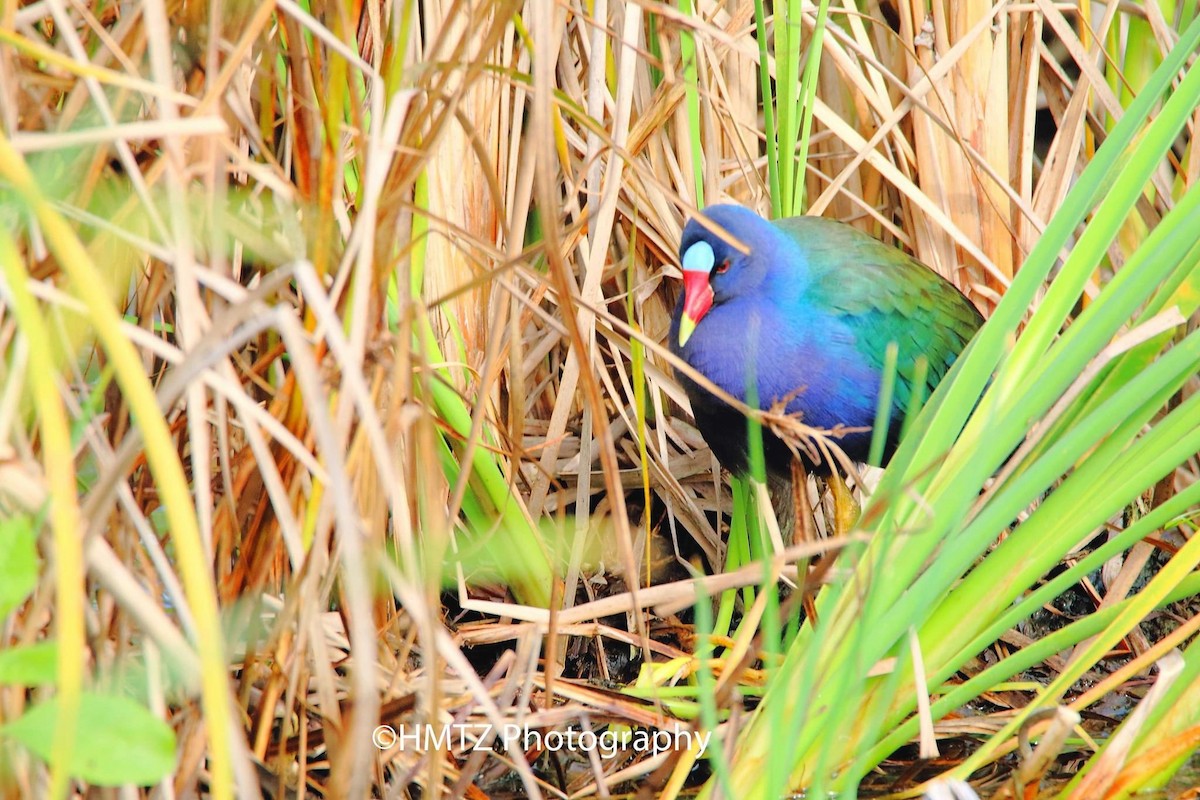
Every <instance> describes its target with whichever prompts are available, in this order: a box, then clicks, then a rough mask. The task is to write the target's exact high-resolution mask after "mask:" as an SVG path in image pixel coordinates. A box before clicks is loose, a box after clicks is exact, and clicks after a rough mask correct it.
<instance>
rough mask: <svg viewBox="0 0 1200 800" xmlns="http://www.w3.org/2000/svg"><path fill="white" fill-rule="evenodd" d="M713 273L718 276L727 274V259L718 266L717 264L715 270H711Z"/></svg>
mask: <svg viewBox="0 0 1200 800" xmlns="http://www.w3.org/2000/svg"><path fill="white" fill-rule="evenodd" d="M713 272H715V273H717V274H718V275H722V274H724V273H726V272H729V259H728V258H727V259H725V260H724V261H722V262H721V263H720V264H717V266H716V268H714V269H713Z"/></svg>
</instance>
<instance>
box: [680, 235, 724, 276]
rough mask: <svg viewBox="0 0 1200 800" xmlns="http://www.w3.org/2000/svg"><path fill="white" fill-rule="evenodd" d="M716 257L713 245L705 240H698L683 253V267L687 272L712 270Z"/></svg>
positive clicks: (707, 271)
mask: <svg viewBox="0 0 1200 800" xmlns="http://www.w3.org/2000/svg"><path fill="white" fill-rule="evenodd" d="M715 261H716V257H715V256H714V255H713V249H712V245H711V244H709V243H708V242H705V241H703V240H701V241H699V242H696V243H695V244H693V245H692V246H691V247H689V248H688V249H687V251H686V252H684V254H683V269H684V271H685V272H703V273H705V274H707V273H709V272H712V268H713V263H714V262H715Z"/></svg>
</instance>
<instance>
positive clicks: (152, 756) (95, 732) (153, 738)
mask: <svg viewBox="0 0 1200 800" xmlns="http://www.w3.org/2000/svg"><path fill="white" fill-rule="evenodd" d="M57 713H58V702H57V698H52V699H50V700H49V701H47V702H44V703H39V704H38V705H36V706H34V707H32V708H30V709H29V711H27V712H26V713H25V715H24V716H22V717H19V718H18V719H16V720H14V721H12V722H10V723H9V724H7V725H5V726H3V727H0V735H3V736H8V737H10V738H12V739H15V740H17V741H18V742H20V743H21V744H23V745H25V746H26V747H27V748H29V749H30V750H31V751H32V752H33V753H35V754H37V755H38V756H39V757H41V758H42V759H44V760H46V761H49V759H50V751H51V748H52V746H53V742H54V724H55V723H54V721H55V716H56V715H57ZM174 769H175V732H174V731H172V730H171V727H170V726H169V725H167V723H165V722H163V721H162V720H161V719H159V718H158V717H156V716H154V715H153V714H151V713H150V711H149V710H148V709H147V708H146V707H145V706H143V705H141V704H139V703H137V702H134V701H133V700H130V699H129V698H127V697H120V696H116V695H106V694H95V693H92V692H84V694H83V697H82V698H81V704H80V708H79V735H78V736H77V737H76V738H75V749H74V751H73V752H72V753H71V763H70V764H69V765H67V771H68V772H69V773H70V774H71V776H72V777H75V778H78V779H80V780H83V781H86V782H88V783H90V784H92V785H95V786H125V785H134V786H149V785H151V784H154V783H157V782H158V781H160V780H162V779H163V778H164V777H166V776H167V775H169V774H170V773H171V772H172V771H173V770H174Z"/></svg>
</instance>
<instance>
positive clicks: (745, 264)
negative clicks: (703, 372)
mask: <svg viewBox="0 0 1200 800" xmlns="http://www.w3.org/2000/svg"><path fill="white" fill-rule="evenodd" d="M704 217H705V219H706V222H702V221H701V220H700V219H699V218H693V219H690V220H688V223H687V225H686V226H685V227H684V229H683V238H682V239H681V241H680V243H679V257H680V261H681V262H682V264H683V295H684V299H683V314H682V316H681V317H680V320H679V346H680V347H683V345H685V344H687V340H688V339H689V338H691V335H692V333H693V331H695V330H696V325H698V324H699V323H700V320H702V319H704V316H705V315H706V314H708V312H709V311H710V310H712V307H713V306H714V305H719V304H721V303H726V302H728V301H730V300H732V299H734V298H735V297H738V296H739V295H745V294H749V293H751V292H754V291H756V290H757V289H758V288H759V287H760V286H761V285H762V284H763V282H764V281H765V280H766V278H767V273H768V266H769V264H770V263H771V259H770V258H769V257H768V252H769V251H770V250H771V249H773V247H774V244H775V243H774V239H775V236H776V234H777V232H776V229H775V228H774V226H772V225H771V223H769V222H767V220H765V219H763V218H762V217H760V216H759V215H758V214H755V213H754V212H753V211H751V210H750V209H748V208H743V207H742V206H734V205H720V206H711V207H709V208H708V209H706V210H705V212H704Z"/></svg>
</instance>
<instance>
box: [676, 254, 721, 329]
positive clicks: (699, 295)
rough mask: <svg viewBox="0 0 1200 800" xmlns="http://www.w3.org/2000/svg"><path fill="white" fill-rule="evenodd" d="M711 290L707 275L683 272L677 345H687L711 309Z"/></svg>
mask: <svg viewBox="0 0 1200 800" xmlns="http://www.w3.org/2000/svg"><path fill="white" fill-rule="evenodd" d="M712 304H713V290H712V287H711V286H709V284H708V273H707V272H700V271H698V270H690V269H685V270H684V271H683V319H681V320H680V321H679V344H680V346H683V345H685V344H687V340H688V339H689V338H691V336H692V331H694V330H695V329H696V325H697V323H699V322H700V320H702V319H704V315H705V314H707V313H708V310H709V309H710V308H712Z"/></svg>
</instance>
